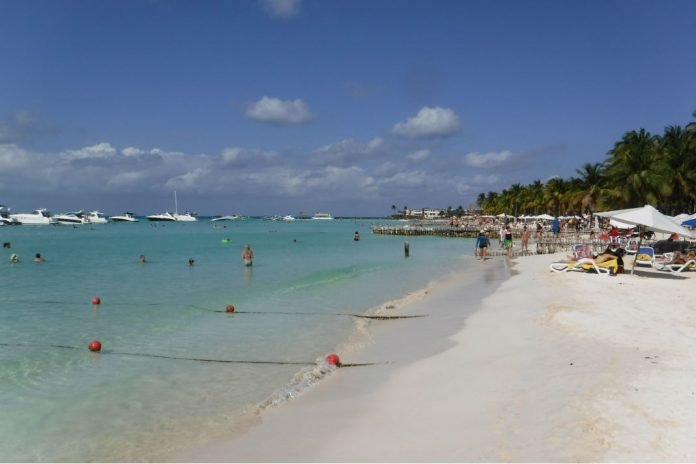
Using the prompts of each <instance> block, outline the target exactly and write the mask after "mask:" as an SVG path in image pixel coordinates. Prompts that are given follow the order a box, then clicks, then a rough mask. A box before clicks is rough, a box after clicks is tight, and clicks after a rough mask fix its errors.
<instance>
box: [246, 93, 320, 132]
mask: <svg viewBox="0 0 696 464" xmlns="http://www.w3.org/2000/svg"><path fill="white" fill-rule="evenodd" d="M246 115H247V116H248V117H249V118H251V119H254V120H256V121H260V122H264V123H269V124H280V125H286V124H303V123H306V122H309V121H310V120H311V119H312V113H311V112H310V111H309V108H308V107H307V105H306V104H305V103H304V102H303V101H302V100H300V99H295V100H285V101H283V100H280V99H278V98H273V97H267V96H263V97H262V98H261V99H260V100H259V101H257V102H255V103H252V104H250V105H249V106H248V107H247V111H246Z"/></svg>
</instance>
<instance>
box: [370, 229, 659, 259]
mask: <svg viewBox="0 0 696 464" xmlns="http://www.w3.org/2000/svg"><path fill="white" fill-rule="evenodd" d="M371 230H372V233H373V234H382V235H399V236H404V237H414V236H438V237H450V238H476V237H477V236H478V234H479V231H480V230H481V229H480V226H478V225H464V226H459V227H452V226H448V225H441V224H416V225H413V224H408V225H403V226H393V225H389V226H382V225H375V226H372V228H371ZM521 232H522V231H521V230H520V229H517V228H515V229H513V230H512V234H513V245H512V249H511V250H510V251H509V252H508V250H505V249H503V247H502V244H501V242H500V241H499V239H498V234H497V233H495V234H490V233H489V237H488V238H489V240H490V242H491V245H490V247H488V255H489V256H525V255H535V254H553V253H559V252H566V253H569V254H572V253H573V251H574V250H575V246H576V245H578V244H583V245H591V246H592V249H593V250H594V252H595V253H599V252H601V251H603V250H605V249H606V248H607V246H608V245H609V243H610V241H611V240H610V238H609V237H606V236H602V238H591V237H590V233H589V231H587V232H584V231H577V230H571V231H566V232H562V233H561V234H559V235H557V236H556V235H554V234H553V233H551V232H550V231H546V230H545V231H543V232H542V233H541V234H539V233H537V232H536V230H533V229H532V230H530V234H529V235H530V237H529V242H528V246H527V250H522V246H521V240H520V234H521ZM493 235H494V236H493ZM614 239H618V240H619V243H620V244H621V246H622V247H623V248H627V246H628V238H627V237H618V238H614ZM643 243H644V244H645V245H649V244H650V243H651V241H644V242H643ZM472 253H473V251H472Z"/></svg>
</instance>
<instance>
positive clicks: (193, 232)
mask: <svg viewBox="0 0 696 464" xmlns="http://www.w3.org/2000/svg"><path fill="white" fill-rule="evenodd" d="M382 222H384V221H382ZM223 225H224V226H226V227H224V228H223ZM369 226H370V221H368V220H348V219H344V220H334V221H312V220H301V221H295V222H293V223H283V222H270V221H262V220H254V219H251V220H246V221H235V222H227V223H222V224H221V223H218V225H217V227H213V226H212V225H211V224H210V223H208V222H207V221H200V222H198V223H189V224H185V223H166V224H161V223H160V224H155V223H148V222H147V221H142V222H140V223H138V224H119V223H110V224H105V225H94V226H78V227H75V228H73V227H52V226H33V227H32V226H21V227H3V228H0V241H2V242H6V241H9V242H11V243H12V248H11V249H9V250H8V249H3V250H2V255H0V276H2V293H1V294H0V410H1V411H2V414H0V437H2V440H0V460H2V461H36V460H42V461H109V460H111V461H114V460H115V461H124V460H125V461H143V460H151V459H155V458H156V456H162V455H163V454H162V453H166V452H171V451H173V450H176V449H180V448H182V447H186V446H189V445H192V444H196V443H202V442H205V441H206V440H212V439H214V438H215V437H216V436H218V435H220V434H228V433H230V431H233V430H235V429H236V428H239V427H242V426H243V425H244V424H245V423H246V422H247V421H248V420H249V418H250V417H252V416H253V414H254V413H255V412H256V411H257V406H258V405H259V404H260V403H262V402H264V401H267V400H268V399H269V398H274V399H276V400H278V399H282V398H283V397H284V396H290V395H291V393H289V392H290V391H291V389H289V388H287V387H286V388H283V386H287V385H289V384H290V383H293V382H294V383H295V388H296V389H297V388H300V389H301V386H302V381H301V380H302V379H303V378H304V379H305V380H306V379H310V380H311V379H312V378H314V377H316V376H317V375H318V373H319V374H320V373H321V372H324V371H326V368H325V367H324V366H323V363H322V360H323V358H324V357H325V356H326V355H327V354H328V353H330V352H332V351H334V350H335V349H336V347H337V346H338V345H340V344H341V343H344V342H345V341H346V340H347V339H348V337H349V335H350V334H351V333H352V332H353V331H354V330H355V327H356V325H355V321H356V318H354V317H350V316H344V315H337V313H349V314H365V313H366V312H368V311H370V310H371V309H373V308H375V307H376V306H378V305H381V304H383V303H385V302H387V301H389V300H392V299H394V298H397V297H399V296H402V295H404V294H406V293H409V292H411V291H414V290H416V289H418V288H421V287H423V286H425V285H426V284H427V283H428V282H429V281H430V280H432V279H433V278H436V277H437V276H440V275H444V274H445V273H448V272H450V271H451V270H452V269H453V268H454V267H455V266H461V264H462V259H461V257H462V256H463V255H470V254H471V252H472V248H473V242H472V241H470V240H456V239H442V238H437V237H409V238H408V241H409V242H410V244H411V256H410V258H408V259H405V258H404V255H403V244H404V237H388V236H379V235H372V234H370V232H369ZM356 230H357V231H359V232H360V233H361V236H362V239H361V240H360V241H359V242H354V241H353V232H355V231H356ZM225 239H229V243H224V242H223V240H225ZM246 243H249V244H251V246H252V249H253V250H254V253H255V259H254V265H253V267H251V268H248V267H244V266H242V263H241V258H240V254H241V250H242V248H243V246H244V245H245V244H246ZM36 252H40V253H41V254H42V255H43V256H44V258H45V259H46V262H44V263H34V262H32V258H33V256H34V253H36ZM11 253H17V254H18V255H19V256H20V259H21V262H20V263H18V264H12V263H10V262H9V256H10V254H11ZM140 254H145V255H146V257H147V261H148V262H147V263H145V264H141V263H139V262H138V256H139V255H140ZM189 258H193V259H195V265H194V266H192V267H191V266H188V263H187V261H188V259H189ZM94 296H99V297H100V298H101V300H102V304H101V305H99V306H96V305H92V304H91V298H92V297H94ZM227 304H233V305H234V306H235V307H236V310H237V312H236V313H235V314H227V313H225V312H224V310H225V306H226V305H227ZM300 313H310V314H300ZM386 323H394V322H386ZM92 339H99V340H100V341H101V342H102V344H103V350H102V353H101V354H97V353H91V352H89V350H88V349H87V346H88V344H89V342H90V340H92ZM143 355H147V356H143ZM149 355H158V356H164V357H152V356H149ZM170 357H174V358H194V359H199V360H200V359H209V360H222V361H271V362H289V363H299V364H246V363H216V362H204V361H195V360H185V359H170ZM318 361H319V362H318ZM346 361H347V362H350V360H346ZM317 366H319V367H317ZM298 372H304V373H305V377H302V376H300V375H298ZM298 379H300V381H298Z"/></svg>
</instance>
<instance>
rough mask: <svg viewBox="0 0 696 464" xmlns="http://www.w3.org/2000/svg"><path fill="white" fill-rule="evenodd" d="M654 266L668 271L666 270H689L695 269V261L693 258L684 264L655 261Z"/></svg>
mask: <svg viewBox="0 0 696 464" xmlns="http://www.w3.org/2000/svg"><path fill="white" fill-rule="evenodd" d="M654 267H655V269H658V270H660V271H668V272H682V271H691V270H694V271H696V261H695V260H693V259H690V260H688V261H687V262H686V263H684V264H664V263H655V264H654Z"/></svg>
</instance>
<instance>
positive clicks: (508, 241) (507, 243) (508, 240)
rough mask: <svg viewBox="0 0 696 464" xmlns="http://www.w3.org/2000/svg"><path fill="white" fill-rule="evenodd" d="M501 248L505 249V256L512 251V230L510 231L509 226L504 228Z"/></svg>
mask: <svg viewBox="0 0 696 464" xmlns="http://www.w3.org/2000/svg"><path fill="white" fill-rule="evenodd" d="M503 246H504V247H505V254H510V251H512V229H510V226H507V227H506V228H505V238H504V240H503Z"/></svg>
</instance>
